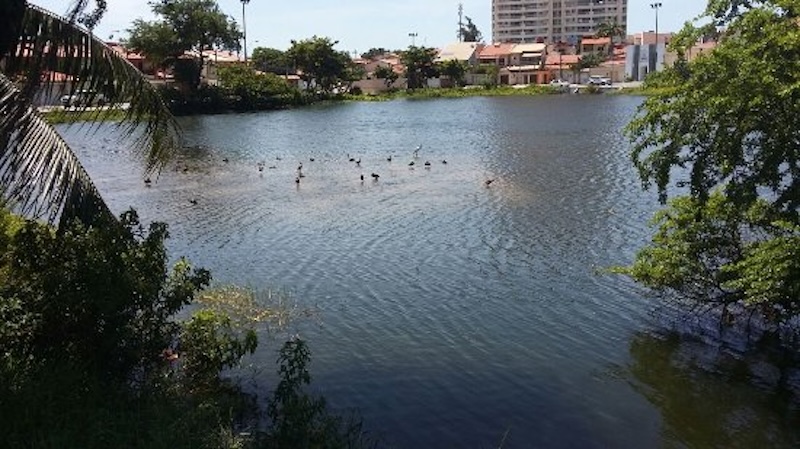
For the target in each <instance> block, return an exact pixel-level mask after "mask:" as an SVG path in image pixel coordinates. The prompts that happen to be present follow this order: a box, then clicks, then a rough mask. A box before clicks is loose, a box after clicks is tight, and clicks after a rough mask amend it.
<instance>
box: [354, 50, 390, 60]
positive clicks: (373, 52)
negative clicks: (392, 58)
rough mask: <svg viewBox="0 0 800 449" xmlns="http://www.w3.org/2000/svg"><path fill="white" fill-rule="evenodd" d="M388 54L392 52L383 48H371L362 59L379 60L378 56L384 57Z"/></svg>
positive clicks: (362, 55)
mask: <svg viewBox="0 0 800 449" xmlns="http://www.w3.org/2000/svg"><path fill="white" fill-rule="evenodd" d="M387 53H390V51H389V50H387V49H385V48H383V47H379V48H370V49H369V50H367V51H366V52H365V53H361V57H362V58H364V59H374V58H377V57H378V56H383V55H385V54H387Z"/></svg>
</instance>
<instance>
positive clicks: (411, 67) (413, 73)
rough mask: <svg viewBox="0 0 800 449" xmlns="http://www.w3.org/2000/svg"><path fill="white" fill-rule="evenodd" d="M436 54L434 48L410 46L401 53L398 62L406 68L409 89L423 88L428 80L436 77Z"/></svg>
mask: <svg viewBox="0 0 800 449" xmlns="http://www.w3.org/2000/svg"><path fill="white" fill-rule="evenodd" d="M437 54H438V52H437V51H436V49H435V48H427V47H417V46H414V45H411V46H409V47H408V49H407V50H406V51H404V52H402V53H401V55H400V60H401V61H402V62H403V64H404V65H405V66H406V78H407V79H408V88H409V89H419V88H422V87H425V84H426V82H427V81H428V78H433V77H435V76H437V75H438V71H437V69H436V63H435V62H434V61H435V60H436V56H437Z"/></svg>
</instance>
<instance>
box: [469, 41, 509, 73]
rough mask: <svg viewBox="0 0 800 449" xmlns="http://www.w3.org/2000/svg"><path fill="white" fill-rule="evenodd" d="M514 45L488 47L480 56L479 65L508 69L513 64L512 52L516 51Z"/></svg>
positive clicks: (492, 45)
mask: <svg viewBox="0 0 800 449" xmlns="http://www.w3.org/2000/svg"><path fill="white" fill-rule="evenodd" d="M514 45H515V44H511V43H500V44H491V45H487V46H485V47H483V49H482V50H481V52H480V54H479V55H478V63H479V64H491V65H494V66H497V67H506V66H507V65H509V64H510V63H511V51H512V50H513V49H514Z"/></svg>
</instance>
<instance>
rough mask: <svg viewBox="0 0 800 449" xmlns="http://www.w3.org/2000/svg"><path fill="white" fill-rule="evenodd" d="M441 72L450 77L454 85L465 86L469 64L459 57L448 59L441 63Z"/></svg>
mask: <svg viewBox="0 0 800 449" xmlns="http://www.w3.org/2000/svg"><path fill="white" fill-rule="evenodd" d="M439 73H441V74H442V75H445V76H446V77H448V78H450V81H452V82H453V86H455V87H459V86H463V85H464V76H465V75H466V74H467V64H466V63H465V62H463V61H459V60H457V59H448V60H447V61H443V62H441V63H440V64H439Z"/></svg>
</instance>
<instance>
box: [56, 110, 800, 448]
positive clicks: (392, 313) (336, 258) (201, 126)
mask: <svg viewBox="0 0 800 449" xmlns="http://www.w3.org/2000/svg"><path fill="white" fill-rule="evenodd" d="M638 103H639V100H638V99H636V98H630V97H622V96H547V97H537V98H470V99H458V100H452V101H447V100H442V101H394V102H387V103H352V104H342V105H326V106H320V107H312V108H305V109H300V110H296V111H281V112H275V113H259V114H241V115H223V116H209V117H193V118H188V119H186V120H184V126H185V129H186V135H187V138H188V140H189V141H190V142H189V144H190V146H189V147H188V148H187V149H185V151H184V154H183V155H182V156H181V158H180V160H179V161H177V162H176V163H175V164H174V165H171V166H170V167H168V168H167V169H165V170H164V172H163V173H162V174H161V176H160V177H159V178H158V180H157V182H154V183H153V184H152V185H151V186H150V187H146V186H145V185H144V183H143V182H142V175H141V172H140V171H139V170H136V169H132V166H133V165H135V162H132V161H133V159H132V157H131V155H130V154H129V153H128V150H127V149H126V148H124V147H123V148H119V147H118V145H116V144H114V143H113V142H112V141H111V140H110V139H108V137H107V136H106V135H104V134H103V133H102V132H101V133H98V134H96V135H93V136H92V137H90V138H81V137H78V136H76V135H71V134H69V135H68V138H69V140H70V142H71V143H73V144H74V145H75V146H76V148H77V149H78V151H79V153H80V156H81V159H82V161H84V163H85V164H86V166H87V169H88V170H89V172H90V174H91V175H92V176H93V178H94V179H95V180H96V181H97V184H98V186H99V188H100V190H101V192H103V193H104V194H105V196H106V198H107V199H108V201H109V203H110V204H111V206H112V208H113V209H114V210H116V211H122V210H123V209H125V208H127V207H130V206H134V207H136V208H137V210H138V211H139V213H140V216H141V217H142V218H143V219H144V220H155V219H158V220H163V221H166V222H168V223H169V225H170V232H171V234H172V235H173V238H172V239H171V241H170V242H169V245H170V250H171V252H172V255H173V256H174V257H177V256H180V255H186V256H188V257H189V258H190V259H191V260H193V261H195V262H196V263H198V264H200V265H203V266H205V267H206V268H209V269H210V270H211V271H212V273H213V274H214V276H215V279H216V280H217V281H220V282H235V283H238V284H242V285H249V286H253V287H256V288H270V287H273V288H276V287H277V288H287V289H289V290H291V291H292V292H293V293H294V294H295V297H296V298H297V299H298V301H299V302H300V303H301V304H300V305H301V306H302V307H312V308H314V309H315V310H317V311H318V316H319V319H320V321H321V324H320V325H318V324H317V322H316V321H315V322H314V323H305V324H302V323H301V324H298V326H297V328H295V329H293V331H299V332H301V333H302V335H303V337H305V338H306V339H307V340H309V343H310V347H311V349H312V351H313V360H312V366H311V369H312V372H313V373H314V375H315V387H316V388H318V389H319V390H320V391H321V392H323V393H324V394H325V395H326V396H327V398H328V399H329V400H330V403H331V404H332V405H333V406H334V407H339V408H348V407H355V408H358V409H359V410H360V411H361V412H362V414H363V416H364V418H365V421H366V423H365V424H366V426H367V427H368V428H370V429H373V430H374V431H375V432H377V433H378V434H380V435H383V436H385V437H386V438H387V439H388V440H390V441H391V442H393V443H394V444H395V445H396V446H397V447H493V446H496V445H498V444H499V442H500V440H501V439H502V437H503V435H504V434H505V433H506V431H507V432H508V438H507V440H506V445H505V446H504V447H509V448H512V447H565V448H572V447H580V448H595V447H596V448H605V447H657V446H659V445H662V444H664V443H669V442H671V441H673V439H670V437H669V436H668V435H666V434H665V433H664V432H662V423H663V429H668V428H669V427H670V426H671V425H672V424H670V421H669V419H668V418H667V417H665V416H663V410H661V408H660V407H658V406H657V405H656V404H654V403H653V402H652V401H651V400H650V397H648V396H647V395H644V394H642V392H641V391H640V390H637V389H635V388H632V387H631V385H630V383H628V382H626V381H625V380H624V379H620V378H617V377H610V376H608V375H607V374H606V371H607V367H608V366H625V365H627V364H628V362H629V359H630V358H631V356H632V354H631V353H629V351H628V347H629V345H630V342H631V339H632V338H634V335H636V333H637V332H641V331H642V330H646V329H647V328H648V326H649V324H648V319H647V313H648V311H649V309H650V306H649V305H648V303H647V302H646V301H645V300H644V299H643V298H642V297H641V294H640V293H641V292H640V291H639V290H638V289H637V288H636V287H635V286H633V285H632V284H631V283H630V282H628V281H626V280H625V279H622V278H619V277H611V276H600V275H597V274H596V270H597V269H598V268H602V267H607V266H610V265H615V264H624V263H627V262H630V261H631V259H632V257H633V254H634V252H635V250H636V249H637V248H638V247H640V246H641V245H642V244H643V243H644V242H645V241H646V240H647V237H648V235H649V232H650V231H649V230H648V228H647V227H646V222H647V220H648V218H649V217H650V216H651V214H652V212H653V211H654V210H655V208H656V207H657V204H656V203H655V198H654V195H652V194H649V193H643V192H641V191H640V189H639V183H638V181H637V178H636V174H635V172H634V169H633V167H632V166H631V163H630V161H629V158H628V146H627V144H626V142H625V140H624V139H623V138H622V136H621V134H620V130H621V128H622V127H623V126H624V124H625V123H626V122H627V121H628V120H629V119H630V117H631V116H632V114H633V111H634V109H635V107H636V106H637V104H638ZM417 145H422V150H421V151H420V154H419V158H417V159H415V158H414V157H413V154H412V152H413V149H414V148H415V147H417ZM390 156H391V159H392V160H391V161H389V160H388V159H389V157H390ZM312 158H313V159H314V160H313V161H312V160H311V159H312ZM351 158H352V159H356V160H358V159H360V161H361V162H360V164H355V162H354V161H350V159H351ZM443 160H446V161H447V164H443V163H442V162H441V161H443ZM412 161H413V162H415V165H413V166H411V165H409V163H410V162H412ZM426 161H429V162H431V165H430V166H429V167H426V166H425V165H424V162H426ZM300 163H302V164H303V168H302V172H303V174H304V175H305V176H304V177H303V178H302V179H301V182H300V183H299V184H297V183H296V182H295V178H296V177H297V176H298V172H297V168H298V166H299V164H300ZM259 164H263V166H264V167H265V168H264V170H263V171H259V170H258V166H259ZM270 167H274V168H270ZM371 173H376V174H379V175H380V178H379V180H377V181H373V180H372V179H371V176H370V175H371ZM361 175H365V178H366V179H365V180H364V181H361V179H360V176H361ZM487 179H495V182H494V183H492V184H491V186H490V187H487V186H486V185H485V181H486V180H487ZM190 200H195V201H196V204H194V203H193V202H192V201H190ZM274 349H275V348H273V347H271V346H269V345H265V346H264V347H262V348H261V350H260V352H259V353H258V354H257V355H256V362H258V363H261V364H263V365H268V366H271V365H272V364H273V362H274V360H275V354H274V352H273V351H274ZM655 349H656V350H660V351H662V352H665V351H666V350H667V349H668V348H655ZM661 355H662V356H663V355H664V354H661ZM715 379H716V381H717V382H718V384H717V386H716V388H719V389H725V388H733V389H740V388H743V387H742V386H741V385H740V384H736V383H731V382H729V380H728V379H724V378H715ZM262 382H263V383H266V381H264V380H263V379H262ZM709 382H710V381H709ZM265 388H268V385H267V386H266V387H265ZM691 392H692V390H691V389H687V390H686V391H685V393H681V392H679V391H675V392H671V394H676V395H678V397H676V398H675V401H678V403H681V402H680V401H681V400H682V399H681V398H683V400H685V401H684V402H682V403H681V404H685V406H686V407H690V406H691V400H692V396H691ZM681 395H682V396H681ZM687 413H688V411H687ZM757 413H760V414H765V416H767V418H766V419H769V418H768V416H769V415H767V413H768V411H767V408H766V406H765V408H762V409H758V412H757ZM662 419H663V421H662ZM714 431H715V430H714V429H712V428H704V429H702V430H699V432H701V433H703V434H704V435H705V437H706V438H709V439H712V438H713V432H714ZM778 431H783V432H787V435H784V436H783V437H781V438H783V439H782V440H781V441H792V439H791V438H790V437H789V435H790V434H791V430H790V428H788V427H780V428H778ZM680 441H683V440H680Z"/></svg>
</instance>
